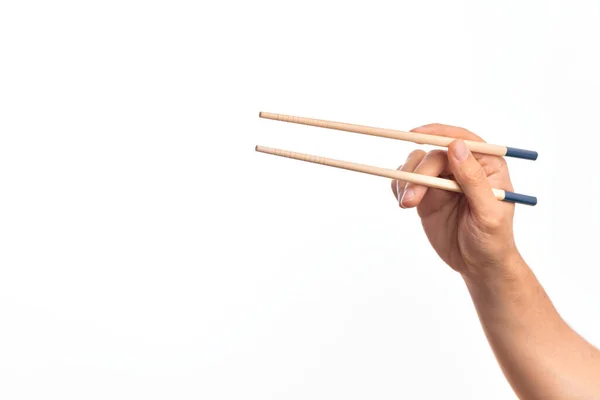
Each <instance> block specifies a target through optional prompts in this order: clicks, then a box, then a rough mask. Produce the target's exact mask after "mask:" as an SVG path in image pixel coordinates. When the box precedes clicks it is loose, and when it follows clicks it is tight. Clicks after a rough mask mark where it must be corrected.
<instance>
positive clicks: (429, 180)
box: [255, 146, 505, 200]
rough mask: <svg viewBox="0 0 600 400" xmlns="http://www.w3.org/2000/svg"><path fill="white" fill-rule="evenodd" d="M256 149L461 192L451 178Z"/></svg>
mask: <svg viewBox="0 0 600 400" xmlns="http://www.w3.org/2000/svg"><path fill="white" fill-rule="evenodd" d="M255 150H256V151H258V152H260V153H266V154H272V155H275V156H280V157H286V158H293V159H295V160H300V161H306V162H310V163H314V164H321V165H327V166H329V167H335V168H341V169H346V170H349V171H355V172H362V173H364V174H369V175H377V176H382V177H385V178H390V179H399V180H403V181H405V182H411V183H415V184H418V185H423V186H427V187H432V188H436V189H442V190H447V191H450V192H455V193H462V189H461V188H460V185H459V184H458V183H456V182H455V181H453V180H450V179H443V178H437V177H433V176H426V175H420V174H415V173H412V172H405V171H398V170H395V169H387V168H380V167H374V166H371V165H364V164H357V163H353V162H349V161H341V160H334V159H332V158H326V157H319V156H315V155H311V154H304V153H295V152H293V151H287V150H281V149H273V148H270V147H265V146H256V148H255ZM492 190H493V192H494V196H495V197H496V198H497V199H498V200H504V197H505V192H504V190H502V189H492Z"/></svg>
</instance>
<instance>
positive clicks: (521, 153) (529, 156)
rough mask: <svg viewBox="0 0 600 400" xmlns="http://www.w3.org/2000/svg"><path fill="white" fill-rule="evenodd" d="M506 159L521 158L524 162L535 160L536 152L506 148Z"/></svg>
mask: <svg viewBox="0 0 600 400" xmlns="http://www.w3.org/2000/svg"><path fill="white" fill-rule="evenodd" d="M506 157H515V158H522V159H525V160H534V161H535V160H537V158H538V153H537V151H532V150H523V149H517V148H514V147H507V148H506Z"/></svg>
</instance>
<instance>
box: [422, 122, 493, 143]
mask: <svg viewBox="0 0 600 400" xmlns="http://www.w3.org/2000/svg"><path fill="white" fill-rule="evenodd" d="M411 132H415V133H425V134H428V135H436V136H445V137H451V138H454V139H463V140H470V141H473V142H482V143H485V140H483V139H482V138H481V137H479V136H477V135H476V134H474V133H473V132H471V131H469V130H467V129H465V128H460V127H458V126H452V125H444V124H427V125H423V126H420V127H418V128H415V129H411Z"/></svg>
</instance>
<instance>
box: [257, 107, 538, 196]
mask: <svg viewBox="0 0 600 400" xmlns="http://www.w3.org/2000/svg"><path fill="white" fill-rule="evenodd" d="M259 117H261V118H266V119H273V120H277V121H284V122H292V123H296V124H303V125H310V126H318V127H322V128H329V129H337V130H341V131H347V132H356V133H362V134H365V135H372V136H378V137H385V138H391V139H398V140H406V141H409V142H414V143H419V144H431V145H434V146H442V147H448V145H449V144H450V143H452V141H453V140H455V139H454V138H450V137H445V136H436V135H427V134H423V133H414V132H403V131H396V130H392V129H383V128H373V127H369V126H363V125H354V124H346V123H343V122H333V121H325V120H320V119H311V118H303V117H294V116H290V115H283V114H272V113H267V112H261V113H260V114H259ZM464 142H465V143H466V144H467V147H468V148H469V149H470V150H471V151H472V152H475V153H481V154H489V155H494V156H508V157H517V158H524V159H527V160H535V159H537V156H538V154H537V152H535V151H531V150H523V149H517V148H514V147H506V146H499V145H495V144H487V143H481V142H474V141H470V140H465V141H464ZM255 150H256V151H257V152H259V153H266V154H272V155H275V156H280V157H285V158H292V159H295V160H300V161H306V162H310V163H314V164H322V165H327V166H329V167H335V168H341V169H346V170H349V171H355V172H362V173H364V174H369V175H377V176H382V177H386V178H391V179H398V180H402V181H405V182H411V183H415V184H417V185H423V186H427V187H431V188H436V189H441V190H447V191H450V192H455V193H462V189H461V187H460V185H459V184H458V183H457V182H455V181H453V180H451V179H443V178H438V177H434V176H426V175H421V174H415V173H412V172H406V171H398V170H395V169H386V168H380V167H374V166H371V165H364V164H357V163H353V162H349V161H341V160H335V159H332V158H325V157H319V156H315V155H311V154H303V153H295V152H292V151H287V150H281V149H273V148H270V147H265V146H256V147H255ZM492 191H493V193H494V197H496V198H497V199H498V200H502V201H507V202H511V203H519V204H526V205H529V206H535V205H536V204H537V198H536V197H534V196H528V195H525V194H520V193H514V192H509V191H507V190H503V189H495V188H494V189H492Z"/></svg>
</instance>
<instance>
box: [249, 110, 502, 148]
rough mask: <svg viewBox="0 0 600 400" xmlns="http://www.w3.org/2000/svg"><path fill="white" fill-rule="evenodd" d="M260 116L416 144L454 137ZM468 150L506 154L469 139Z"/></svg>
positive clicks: (447, 141)
mask: <svg viewBox="0 0 600 400" xmlns="http://www.w3.org/2000/svg"><path fill="white" fill-rule="evenodd" d="M258 116H259V117H260V118H266V119H272V120H275V121H283V122H291V123H294V124H302V125H309V126H317V127H320V128H327V129H335V130H338V131H346V132H354V133H362V134H364V135H371V136H378V137H385V138H389V139H397V140H404V141H407V142H413V143H418V144H429V145H433V146H440V147H448V145H450V143H452V142H453V141H454V140H456V139H455V138H450V137H445V136H436V135H427V134H424V133H415V132H405V131H398V130H394V129H385V128H374V127H371V126H364V125H355V124H347V123H345V122H335V121H327V120H323V119H314V118H304V117H296V116H292V115H285V114H273V113H269V112H264V111H263V112H260V113H259V114H258ZM464 142H465V144H466V145H467V147H468V148H469V150H471V151H472V152H475V153H480V154H490V155H494V156H504V155H506V150H507V148H506V146H500V145H496V144H489V143H482V142H474V141H471V140H465V141H464Z"/></svg>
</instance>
